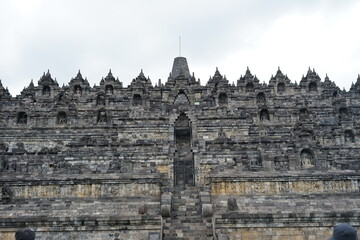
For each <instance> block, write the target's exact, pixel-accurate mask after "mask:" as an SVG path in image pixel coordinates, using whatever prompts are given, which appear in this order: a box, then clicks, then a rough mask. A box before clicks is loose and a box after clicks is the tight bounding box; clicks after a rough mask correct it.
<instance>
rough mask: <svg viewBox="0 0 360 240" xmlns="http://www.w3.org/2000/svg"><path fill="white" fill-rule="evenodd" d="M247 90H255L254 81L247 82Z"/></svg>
mask: <svg viewBox="0 0 360 240" xmlns="http://www.w3.org/2000/svg"><path fill="white" fill-rule="evenodd" d="M245 90H246V92H253V91H254V84H253V83H248V84H246V87H245Z"/></svg>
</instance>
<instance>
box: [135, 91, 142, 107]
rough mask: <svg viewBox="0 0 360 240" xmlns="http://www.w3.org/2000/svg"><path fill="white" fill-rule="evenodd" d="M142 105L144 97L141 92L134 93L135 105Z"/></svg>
mask: <svg viewBox="0 0 360 240" xmlns="http://www.w3.org/2000/svg"><path fill="white" fill-rule="evenodd" d="M140 105H142V97H141V95H140V94H134V96H133V106H140Z"/></svg>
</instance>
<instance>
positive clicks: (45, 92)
mask: <svg viewBox="0 0 360 240" xmlns="http://www.w3.org/2000/svg"><path fill="white" fill-rule="evenodd" d="M50 93H51V89H50V86H49V85H45V86H44V87H43V89H42V95H43V96H50Z"/></svg>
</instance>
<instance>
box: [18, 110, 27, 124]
mask: <svg viewBox="0 0 360 240" xmlns="http://www.w3.org/2000/svg"><path fill="white" fill-rule="evenodd" d="M27 117H28V116H27V114H26V112H19V113H18V114H17V123H18V124H27Z"/></svg>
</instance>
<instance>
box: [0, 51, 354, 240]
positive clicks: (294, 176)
mask: <svg viewBox="0 0 360 240" xmlns="http://www.w3.org/2000/svg"><path fill="white" fill-rule="evenodd" d="M0 127H1V130H0V153H1V159H0V162H1V164H0V188H1V195H0V196H1V203H0V239H2V240H10V239H11V240H12V239H14V232H15V231H16V230H17V229H19V228H22V227H30V228H32V229H34V230H35V231H36V236H37V238H36V239H37V240H55V239H57V240H68V239H73V240H77V239H79V240H119V239H130V240H139V239H145V240H159V239H164V240H168V239H169V240H170V239H194V240H195V239H218V240H225V239H229V240H230V239H231V240H232V239H241V240H292V239H295V240H302V239H304V240H312V239H327V238H328V237H329V236H330V235H331V231H332V226H333V225H335V224H337V223H340V222H348V223H350V224H352V225H353V226H355V227H357V228H359V227H360V194H359V186H360V185H359V183H360V171H359V170H360V77H359V78H358V79H357V82H356V83H355V84H353V85H352V86H351V88H350V90H349V91H345V90H340V89H339V87H337V86H336V85H335V83H333V82H332V81H330V79H329V78H328V77H327V76H326V77H325V79H324V80H321V79H320V77H319V75H318V74H317V73H316V72H315V70H311V69H309V70H308V71H307V73H306V75H305V76H303V77H302V79H301V80H300V81H299V83H296V82H292V81H290V79H289V78H288V77H287V76H286V75H284V74H283V73H282V72H281V70H280V69H278V70H277V72H276V74H275V75H274V76H272V77H271V79H270V80H269V82H268V83H260V81H259V80H258V79H257V78H256V76H254V75H252V74H251V72H250V70H249V69H247V70H246V72H245V74H244V75H243V76H241V77H240V79H238V80H237V82H236V84H231V83H229V81H228V80H227V79H226V77H225V76H223V75H221V73H220V72H219V71H218V69H216V71H215V74H214V75H213V77H211V78H210V79H209V80H208V82H207V83H206V85H201V84H200V81H199V80H197V79H196V78H195V77H194V75H193V74H190V71H189V67H188V64H187V60H186V58H184V57H177V58H175V60H174V65H173V68H172V72H171V74H170V76H169V78H168V79H167V81H166V82H165V83H161V81H159V83H157V84H156V85H153V84H152V83H151V81H150V79H149V78H147V77H145V75H144V73H143V71H141V72H140V74H139V76H138V77H136V78H135V79H134V80H133V81H132V82H131V84H130V85H129V86H127V87H124V86H123V84H122V83H121V82H120V81H119V80H118V79H115V78H114V77H113V75H112V73H111V71H110V72H109V73H108V75H107V76H106V77H105V78H103V79H102V80H101V81H100V85H99V86H94V87H90V85H89V82H88V81H87V80H86V78H85V79H84V78H83V76H82V74H81V73H80V72H79V73H78V74H77V75H76V77H74V78H73V79H71V81H70V82H69V83H68V85H66V86H63V87H60V86H59V85H58V83H57V82H56V80H54V79H53V77H52V76H51V74H50V73H49V72H48V73H47V74H44V75H43V76H42V77H41V78H40V80H39V81H38V84H37V86H35V85H34V84H33V83H32V82H31V83H30V85H29V86H28V87H26V88H24V90H23V91H22V92H21V94H20V95H18V96H16V97H12V96H11V95H10V94H9V91H8V90H7V88H5V87H4V86H3V85H2V84H1V83H0Z"/></svg>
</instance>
